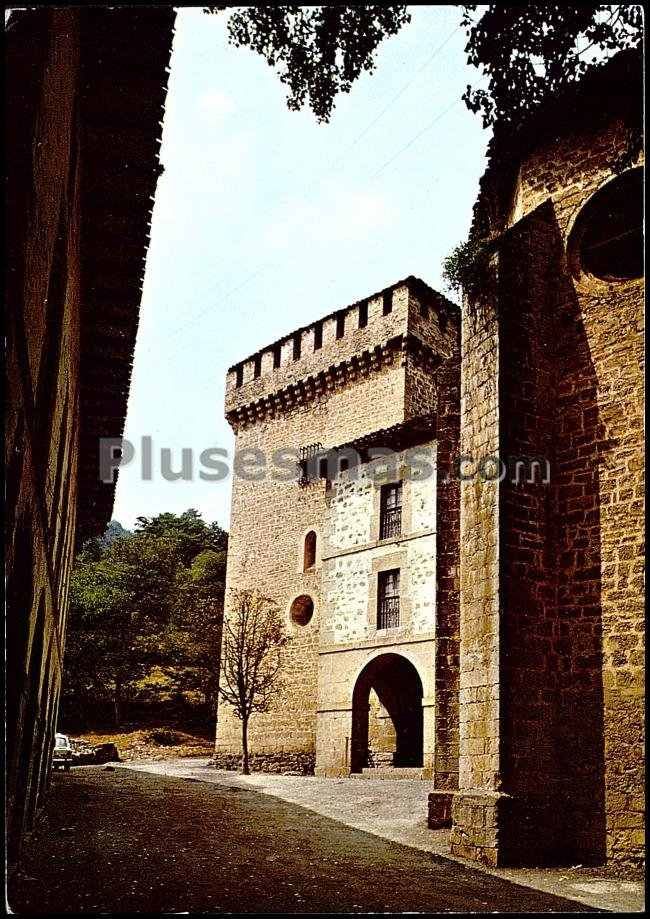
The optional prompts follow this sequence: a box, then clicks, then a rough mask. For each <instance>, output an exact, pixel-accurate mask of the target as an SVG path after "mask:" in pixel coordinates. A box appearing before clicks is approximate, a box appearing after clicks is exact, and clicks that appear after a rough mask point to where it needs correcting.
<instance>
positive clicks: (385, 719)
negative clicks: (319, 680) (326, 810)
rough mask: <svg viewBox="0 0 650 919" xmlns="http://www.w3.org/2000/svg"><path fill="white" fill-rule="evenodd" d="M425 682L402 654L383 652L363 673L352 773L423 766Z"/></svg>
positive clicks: (356, 695)
mask: <svg viewBox="0 0 650 919" xmlns="http://www.w3.org/2000/svg"><path fill="white" fill-rule="evenodd" d="M422 695H423V693H422V681H421V680H420V677H419V675H418V672H417V670H416V669H415V667H414V666H413V664H412V663H411V662H410V661H409V660H407V659H406V658H405V657H402V656H401V655H400V654H381V655H379V657H375V658H373V660H371V661H370V663H368V664H367V665H366V666H365V667H364V669H363V670H362V671H361V673H360V674H359V677H358V679H357V682H356V684H355V687H354V692H353V695H352V740H351V751H350V752H351V761H350V765H351V771H352V772H361V770H362V769H364V768H366V767H367V766H387V767H389V768H390V767H421V766H422V764H423V763H422V758H423V715H422Z"/></svg>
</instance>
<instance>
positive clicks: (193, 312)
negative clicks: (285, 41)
mask: <svg viewBox="0 0 650 919" xmlns="http://www.w3.org/2000/svg"><path fill="white" fill-rule="evenodd" d="M411 12H412V21H411V24H410V25H408V26H406V27H405V28H404V29H403V30H402V31H401V32H400V33H399V34H398V35H397V36H395V37H393V38H389V39H387V40H386V41H385V42H383V43H382V45H381V46H380V50H379V52H378V54H377V58H376V61H377V66H376V70H375V72H374V73H372V74H364V75H363V76H362V77H361V78H360V80H359V81H358V82H357V83H355V84H354V86H353V88H352V91H351V92H350V94H349V95H343V96H341V97H339V98H338V100H337V104H336V109H335V112H334V115H333V117H332V119H331V121H330V123H329V124H327V125H325V124H318V122H317V121H316V119H315V117H314V116H313V114H312V113H311V112H310V111H308V110H306V111H303V112H299V113H296V112H290V111H288V109H287V107H286V102H285V87H284V86H283V85H282V83H281V82H280V80H279V78H278V76H277V75H276V73H275V72H274V71H273V70H272V69H271V68H270V67H269V66H268V64H267V63H266V62H265V61H264V60H263V59H262V58H261V57H260V56H258V55H257V54H255V53H253V52H251V51H249V50H247V49H241V48H235V47H233V46H231V45H229V44H228V41H227V34H226V19H225V17H224V16H223V15H220V16H209V15H206V14H204V13H202V12H201V11H200V10H199V9H183V10H181V11H180V12H179V14H178V18H177V24H176V34H175V38H174V45H173V52H172V61H171V75H170V79H169V93H168V97H167V107H166V113H165V119H164V128H163V144H162V151H161V159H162V163H163V165H164V168H165V171H164V173H163V175H162V176H161V178H160V180H159V184H158V191H157V196H156V203H155V206H154V212H153V224H152V238H151V245H150V249H149V253H148V258H147V269H146V275H145V284H144V292H143V302H142V311H141V318H140V328H139V332H138V340H137V344H136V353H135V363H134V373H133V381H132V388H131V394H130V399H129V407H128V415H127V422H126V430H125V436H126V437H127V438H128V439H129V440H130V441H131V442H132V443H133V444H134V446H135V448H136V458H135V459H134V461H133V462H132V463H131V464H130V465H128V466H125V467H123V468H122V469H121V470H120V474H119V479H118V485H117V496H116V503H115V510H114V513H113V516H114V518H115V519H117V520H119V521H120V522H121V523H122V524H124V525H125V526H127V527H130V526H132V525H133V523H134V521H135V519H136V517H137V516H139V515H146V516H151V515H154V514H157V513H160V512H162V511H174V512H177V513H180V512H182V511H183V510H186V509H187V508H188V507H195V508H197V509H198V510H200V511H201V512H202V514H203V516H204V518H205V519H206V520H209V521H212V520H217V521H218V522H219V523H220V524H221V525H222V526H224V527H226V528H227V526H228V521H229V513H230V510H229V504H230V480H229V479H228V480H226V481H224V482H217V483H214V482H204V481H202V480H200V478H199V477H198V468H199V467H198V456H199V454H200V452H201V450H203V449H206V448H208V447H222V448H224V449H226V450H228V451H229V454H230V455H232V450H233V446H234V439H233V436H232V432H231V431H230V428H229V427H228V425H227V423H226V421H225V420H224V417H223V401H224V384H225V375H226V370H227V368H228V367H229V366H230V365H231V364H233V363H235V362H236V361H237V360H239V359H241V358H242V357H245V356H246V355H248V354H250V353H251V352H253V351H255V350H257V349H258V348H260V347H262V346H263V345H265V344H267V343H270V342H272V341H274V340H275V339H277V338H278V337H280V336H281V335H283V334H284V333H287V332H290V331H291V330H292V329H293V328H294V327H297V326H300V325H304V324H305V323H307V322H310V321H312V320H314V319H317V318H318V317H319V316H320V315H323V314H325V313H328V312H331V311H332V310H334V309H336V308H338V307H341V306H345V305H346V304H347V303H350V302H353V301H355V300H357V299H360V298H362V297H363V296H365V295H367V294H369V293H372V292H373V291H375V290H379V289H381V288H382V287H384V286H386V285H388V284H390V283H392V282H393V281H395V280H397V279H399V278H402V277H405V276H406V275H409V274H415V275H419V276H420V277H422V278H423V279H424V280H425V281H427V282H428V283H429V284H431V285H432V286H433V287H439V288H441V289H442V282H441V278H440V274H441V263H442V260H443V258H444V257H445V255H447V254H448V252H449V250H450V249H451V248H452V247H453V246H454V245H455V244H456V243H457V242H459V241H460V240H461V239H463V238H464V237H465V235H466V233H467V230H468V227H469V222H470V219H471V210H472V204H473V202H474V199H475V197H476V192H477V188H478V180H479V177H480V175H481V173H482V172H483V169H484V165H485V160H484V153H485V147H486V143H487V140H488V134H487V132H485V131H484V130H483V129H482V128H481V123H480V119H479V118H478V116H476V115H473V114H471V113H470V112H469V111H468V110H467V109H466V108H465V106H464V103H462V102H461V101H460V96H461V94H462V92H463V90H464V88H465V86H466V85H467V83H468V82H472V83H475V82H476V81H477V77H478V74H477V72H476V71H475V70H474V69H473V68H469V67H468V66H467V65H466V64H465V55H464V52H463V48H464V44H465V35H464V32H463V30H462V29H460V28H458V26H459V21H460V10H459V8H458V7H453V6H447V7H445V6H431V7H412V8H411ZM145 435H149V436H150V437H151V438H152V440H153V447H154V468H153V477H152V480H151V481H142V477H141V472H140V465H139V462H138V458H139V455H140V439H141V437H143V436H145ZM164 447H167V448H169V449H170V450H171V451H172V458H173V459H172V465H173V468H178V469H180V465H181V449H182V448H190V449H192V450H193V451H194V455H195V468H194V476H193V480H192V481H182V480H178V481H173V482H169V481H166V480H165V479H164V478H163V477H162V476H161V474H160V469H159V465H160V464H159V459H158V457H159V451H160V448H164Z"/></svg>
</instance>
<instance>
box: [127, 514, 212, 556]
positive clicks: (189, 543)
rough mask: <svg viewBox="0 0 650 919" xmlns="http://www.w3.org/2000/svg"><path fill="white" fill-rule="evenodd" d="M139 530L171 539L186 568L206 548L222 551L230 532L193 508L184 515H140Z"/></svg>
mask: <svg viewBox="0 0 650 919" xmlns="http://www.w3.org/2000/svg"><path fill="white" fill-rule="evenodd" d="M136 533H140V534H142V535H145V536H154V537H160V538H165V539H169V540H171V542H172V543H173V544H174V546H175V549H176V552H177V553H178V556H179V559H180V561H181V563H182V564H183V565H184V566H186V567H187V566H189V565H191V564H192V561H193V560H194V559H195V558H196V556H197V555H199V553H201V552H204V551H205V550H206V549H211V550H213V551H214V552H223V551H225V549H226V547H227V545H228V534H227V533H225V532H224V530H222V529H221V527H220V526H219V524H218V523H216V522H215V523H206V522H205V521H204V520H203V518H202V517H201V514H200V513H199V512H198V511H197V510H195V509H194V508H193V507H191V508H190V509H189V510H187V511H184V512H183V513H182V514H171V513H163V514H158V515H157V516H156V517H138V519H137V521H136Z"/></svg>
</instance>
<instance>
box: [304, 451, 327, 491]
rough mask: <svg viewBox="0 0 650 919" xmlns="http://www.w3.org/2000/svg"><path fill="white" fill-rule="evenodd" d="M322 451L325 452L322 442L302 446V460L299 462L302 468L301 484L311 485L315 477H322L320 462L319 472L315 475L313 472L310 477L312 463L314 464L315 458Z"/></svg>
mask: <svg viewBox="0 0 650 919" xmlns="http://www.w3.org/2000/svg"><path fill="white" fill-rule="evenodd" d="M322 452H323V445H322V444H321V443H317V444H308V445H307V446H305V447H301V448H300V460H299V462H298V466H299V468H300V476H299V478H298V484H299V485H302V486H303V487H304V486H305V485H311V483H312V482H313V481H314V478H319V477H320V472H321V469H320V464H319V467H318V474H317V475H316V476H315V477H314V476H313V473H312V477H311V478H310V475H309V472H310V465H313V461H314V458H315V457H317V456H318V455H319V453H322ZM321 462H322V461H321ZM326 462H327V461H326Z"/></svg>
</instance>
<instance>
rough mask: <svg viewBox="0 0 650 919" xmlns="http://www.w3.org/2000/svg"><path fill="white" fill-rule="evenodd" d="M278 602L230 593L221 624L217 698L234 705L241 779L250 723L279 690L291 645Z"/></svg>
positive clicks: (246, 593)
mask: <svg viewBox="0 0 650 919" xmlns="http://www.w3.org/2000/svg"><path fill="white" fill-rule="evenodd" d="M289 640H290V639H289V637H288V636H287V635H286V633H285V629H284V624H283V622H282V618H281V616H280V611H279V609H278V607H277V606H276V604H275V603H274V602H273V601H272V600H269V599H268V598H267V597H263V596H261V595H260V594H258V593H255V592H253V591H248V590H233V601H232V604H231V612H230V615H229V616H227V617H226V619H225V621H224V626H223V653H222V656H221V678H220V686H219V695H220V696H221V698H222V699H223V700H224V701H225V702H227V703H228V704H229V705H231V706H232V708H233V710H234V712H235V714H236V716H237V717H238V718H239V719H240V721H241V727H242V766H241V771H242V774H243V775H249V772H250V769H249V762H248V722H249V720H250V716H251V715H252V714H253V713H254V712H266V711H268V709H269V705H270V702H271V700H272V699H273V697H274V696H275V695H276V694H277V692H278V691H279V690H280V688H281V683H280V663H281V651H282V649H283V648H284V647H285V646H286V645H287V643H288V642H289Z"/></svg>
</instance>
